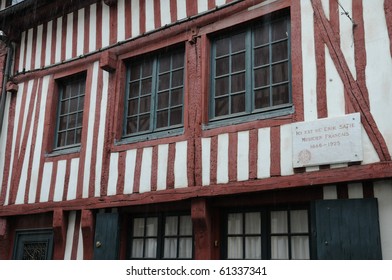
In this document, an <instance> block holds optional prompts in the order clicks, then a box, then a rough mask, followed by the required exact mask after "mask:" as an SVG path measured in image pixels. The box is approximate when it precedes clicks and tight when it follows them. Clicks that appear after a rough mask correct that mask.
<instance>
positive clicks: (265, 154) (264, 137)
mask: <svg viewBox="0 0 392 280" xmlns="http://www.w3.org/2000/svg"><path fill="white" fill-rule="evenodd" d="M270 171H271V129H270V128H269V127H267V128H261V129H259V130H258V144H257V178H260V179H261V178H268V177H270V176H271V172H270Z"/></svg>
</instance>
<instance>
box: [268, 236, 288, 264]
mask: <svg viewBox="0 0 392 280" xmlns="http://www.w3.org/2000/svg"><path fill="white" fill-rule="evenodd" d="M288 244H289V242H288V237H287V236H271V259H274V260H277V259H280V260H287V259H288V258H289V248H288V247H289V245H288Z"/></svg>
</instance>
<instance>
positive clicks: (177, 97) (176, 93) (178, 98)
mask: <svg viewBox="0 0 392 280" xmlns="http://www.w3.org/2000/svg"><path fill="white" fill-rule="evenodd" d="M171 105H172V106H177V105H182V88H179V89H175V90H173V91H172V93H171Z"/></svg>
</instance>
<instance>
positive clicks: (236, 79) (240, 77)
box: [231, 73, 245, 92]
mask: <svg viewBox="0 0 392 280" xmlns="http://www.w3.org/2000/svg"><path fill="white" fill-rule="evenodd" d="M244 90H245V73H240V74H236V75H233V76H232V77H231V92H239V91H244Z"/></svg>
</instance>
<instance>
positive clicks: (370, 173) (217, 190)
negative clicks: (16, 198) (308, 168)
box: [0, 162, 392, 217]
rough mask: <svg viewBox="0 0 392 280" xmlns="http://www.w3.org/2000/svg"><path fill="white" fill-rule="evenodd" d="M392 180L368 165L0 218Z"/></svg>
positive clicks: (384, 167)
mask: <svg viewBox="0 0 392 280" xmlns="http://www.w3.org/2000/svg"><path fill="white" fill-rule="evenodd" d="M389 178H392V162H382V163H375V164H369V165H352V166H349V167H346V168H333V169H321V170H319V171H314V172H306V173H297V174H293V175H290V176H280V177H271V178H266V179H257V180H251V181H241V182H230V183H228V184H215V185H210V186H195V187H188V188H180V189H170V190H162V191H155V192H147V193H135V194H125V195H113V196H107V197H93V198H85V199H75V200H71V201H63V202H43V203H35V204H25V205H8V206H3V207H1V208H0V216H3V217H5V216H14V215H25V214H34V213H43V212H49V211H53V210H54V209H56V208H58V207H61V208H62V209H63V210H64V211H72V210H80V209H90V210H93V209H101V208H111V207H124V206H133V205H145V204H155V203H164V202H173V201H181V200H187V199H192V198H198V197H216V196H225V195H234V194H247V193H252V192H262V191H271V190H285V189H294V188H299V187H306V186H320V185H321V186H323V185H327V184H337V183H342V182H353V181H363V180H376V179H389Z"/></svg>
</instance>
